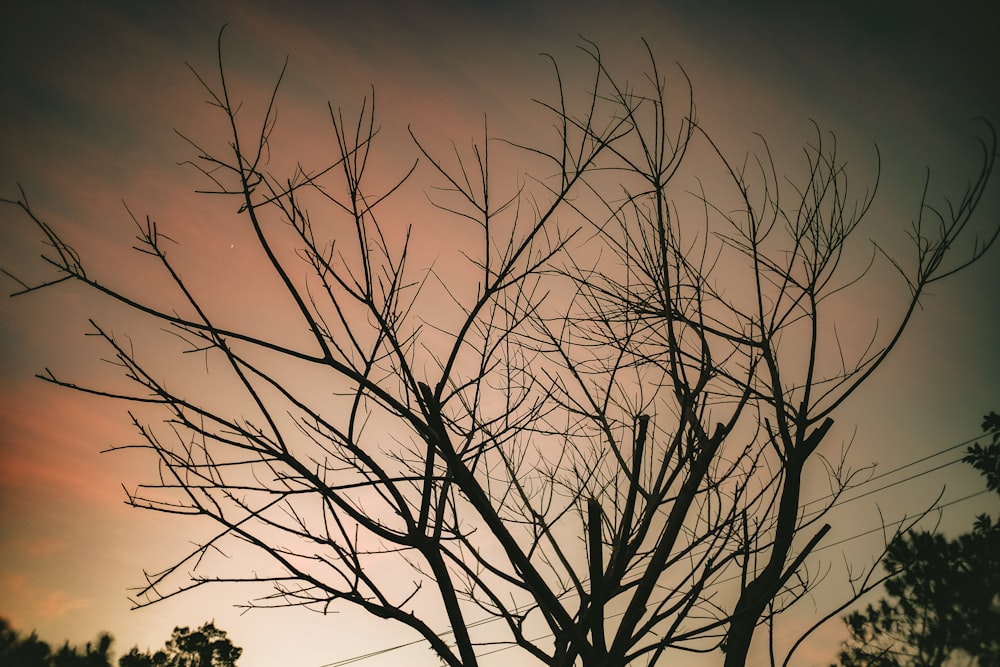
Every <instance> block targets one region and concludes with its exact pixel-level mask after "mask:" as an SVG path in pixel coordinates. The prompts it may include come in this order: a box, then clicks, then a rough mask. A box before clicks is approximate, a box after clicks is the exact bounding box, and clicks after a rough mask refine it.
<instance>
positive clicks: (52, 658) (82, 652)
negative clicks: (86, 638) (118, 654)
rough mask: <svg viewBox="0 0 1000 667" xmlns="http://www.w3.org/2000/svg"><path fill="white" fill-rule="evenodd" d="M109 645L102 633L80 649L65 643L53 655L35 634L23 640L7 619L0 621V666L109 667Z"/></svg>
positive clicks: (107, 639)
mask: <svg viewBox="0 0 1000 667" xmlns="http://www.w3.org/2000/svg"><path fill="white" fill-rule="evenodd" d="M112 641H113V639H112V637H111V635H109V634H108V633H106V632H105V633H101V634H100V635H98V637H97V640H96V641H95V642H94V643H91V642H87V644H86V645H85V646H84V647H83V648H82V649H81V648H78V647H74V646H70V645H69V642H68V641H67V642H65V643H64V644H63V645H62V647H60V648H59V650H58V651H55V652H53V651H52V648H51V647H50V646H49V644H48V643H46V642H44V641H42V640H41V639H39V638H38V635H37V634H35V633H34V632H32V633H31V634H30V635H28V636H27V637H22V636H21V635H20V634H19V633H18V632H17V631H15V630H14V629H13V628H11V626H10V623H9V622H8V621H7V619H5V618H3V617H0V665H4V667H111V655H110V653H111V644H112Z"/></svg>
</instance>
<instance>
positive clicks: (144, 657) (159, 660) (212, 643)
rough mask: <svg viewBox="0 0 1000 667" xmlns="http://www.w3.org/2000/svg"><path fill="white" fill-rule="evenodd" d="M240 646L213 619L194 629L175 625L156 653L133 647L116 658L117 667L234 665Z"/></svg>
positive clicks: (226, 666)
mask: <svg viewBox="0 0 1000 667" xmlns="http://www.w3.org/2000/svg"><path fill="white" fill-rule="evenodd" d="M242 653H243V649H241V648H240V647H238V646H234V645H233V642H232V641H231V640H230V639H229V638H228V637H227V636H226V632H225V630H220V629H218V628H216V627H215V624H214V623H212V622H209V623H205V624H203V625H202V626H201V627H200V628H198V629H197V630H194V631H192V630H190V629H189V628H186V627H184V628H174V631H173V633H172V634H171V635H170V639H168V640H167V643H166V646H164V648H163V649H162V650H160V651H156V652H155V653H149V652H145V653H143V652H141V651H139V648H138V647H137V646H136V647H133V648H132V650H130V651H129V652H128V653H126V654H125V655H123V656H122V657H121V658H119V659H118V667H161V666H162V667H235V666H236V661H237V660H239V658H240V655H242Z"/></svg>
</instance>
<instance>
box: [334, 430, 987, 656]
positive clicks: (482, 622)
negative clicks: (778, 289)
mask: <svg viewBox="0 0 1000 667" xmlns="http://www.w3.org/2000/svg"><path fill="white" fill-rule="evenodd" d="M985 435H986V434H983V433H980V434H979V435H976V436H975V437H972V438H968V439H966V440H963V441H961V442H959V443H957V444H954V445H949V446H947V447H945V448H943V449H940V450H938V451H936V452H933V453H931V454H928V455H926V456H922V457H920V458H918V459H916V460H913V461H910V462H908V463H904V464H903V465H900V466H897V467H895V468H893V469H891V470H887V471H885V472H883V473H879V474H878V475H873V476H871V477H869V478H867V479H866V480H864V481H863V482H859V483H858V484H857V485H855V486H853V487H851V488H852V489H858V488H861V487H863V486H865V485H868V484H871V483H873V482H875V481H877V480H879V479H884V478H886V477H889V476H890V475H893V474H895V473H898V472H900V471H902V470H906V469H908V468H912V467H913V466H915V465H919V464H921V463H924V462H926V461H929V460H931V459H933V458H937V457H938V456H941V455H943V454H947V453H948V452H951V451H954V450H956V449H958V448H960V447H965V446H968V445H970V444H972V443H974V442H976V441H978V440H981V439H982V438H983V437H984V436H985ZM962 461H963V459H955V460H953V461H949V462H947V463H943V464H941V465H938V466H935V467H933V468H931V469H928V470H923V471H920V472H917V473H914V474H912V475H909V476H908V477H905V478H903V479H900V480H896V481H894V482H891V483H889V484H885V485H883V486H880V487H878V488H876V489H872V490H869V491H866V492H865V493H862V494H859V495H856V496H851V497H849V498H843V499H838V500H836V501H835V502H834V503H833V504H831V505H830V506H829V507H825V508H822V509H821V510H819V512H813V513H810V514H807V515H804V518H808V517H809V516H813V515H815V514H816V513H822V512H826V511H828V510H831V509H833V508H834V507H838V506H841V505H845V504H847V503H849V502H853V501H855V500H859V499H861V498H865V497H867V496H871V495H873V494H875V493H879V492H882V491H885V490H887V489H890V488H892V487H895V486H898V485H900V484H904V483H906V482H909V481H912V480H914V479H917V478H919V477H923V476H925V475H928V474H931V473H933V472H937V471H939V470H942V469H944V468H947V467H949V466H952V465H955V464H956V463H961V462H962ZM987 492H988V489H982V490H981V491H978V492H976V493H971V494H969V495H966V496H963V497H961V498H957V499H954V500H950V501H948V502H946V503H943V504H938V505H935V506H934V507H933V508H932V509H934V510H943V509H945V508H947V507H950V506H953V505H957V504H959V503H962V502H965V501H967V500H971V499H972V498H976V497H978V496H981V495H984V494H986V493H987ZM835 495H836V494H834V493H830V494H828V495H827V496H824V497H822V498H817V499H814V500H810V501H808V502H806V503H803V505H802V507H803V508H805V507H806V506H808V505H812V504H815V503H819V502H823V501H824V500H829V499H831V498H833V497H834V496H835ZM905 521H906V517H904V518H902V519H899V520H898V521H893V522H890V523H883V524H882V525H880V526H878V527H876V528H872V529H869V530H866V531H864V532H861V533H857V534H855V535H851V536H850V537H846V538H843V539H841V540H838V541H836V542H831V543H829V544H824V545H822V546H819V547H816V548H815V549H813V553H815V552H818V551H823V550H826V549H830V548H833V547H835V546H839V545H841V544H845V543H847V542H851V541H853V540H857V539H860V538H862V537H865V536H867V535H871V534H873V533H877V532H879V531H884V530H885V529H887V528H891V527H893V526H899V525H901V524H902V523H904V522H905ZM736 578H739V576H738V575H737V576H733V577H730V578H726V579H720V580H718V581H716V582H713V583H714V584H720V583H725V582H727V581H731V580H734V579H736ZM570 593H572V592H570ZM519 609H520V608H518V609H516V610H515V611H517V610H519ZM614 616H615V615H614V614H613V615H611V618H614ZM497 620H500V619H499V618H498V617H496V616H488V617H484V618H482V619H479V620H476V621H473V622H471V623H469V624H468V625H467V627H469V628H472V627H479V626H481V625H486V624H488V623H492V622H494V621H497ZM450 634H453V631H451V630H444V631H442V633H441V635H442V636H447V635H450ZM547 636H550V635H543V636H542V637H539V638H538V639H544V638H545V637H547ZM423 643H424V640H423V639H415V640H412V641H409V642H405V643H402V644H397V645H394V646H389V647H386V648H383V649H379V650H377V651H372V652H369V653H365V654H360V655H357V656H353V657H350V658H345V659H343V660H339V661H335V662H330V663H324V664H322V665H320V666H319V667H347V665H352V664H355V663H358V662H361V661H364V660H368V659H370V658H375V657H378V656H380V655H385V654H386V653H391V652H393V651H397V650H400V649H404V648H408V647H410V646H416V645H419V644H423ZM515 646H516V645H515V644H511V645H508V646H501V647H497V648H495V649H493V650H491V651H489V652H488V653H486V654H484V655H492V654H494V653H499V652H501V651H505V650H508V649H511V648H514V647H515Z"/></svg>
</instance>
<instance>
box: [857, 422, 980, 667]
mask: <svg viewBox="0 0 1000 667" xmlns="http://www.w3.org/2000/svg"><path fill="white" fill-rule="evenodd" d="M983 430H984V431H986V432H987V434H990V436H991V442H990V443H989V444H987V445H986V446H985V447H984V446H982V445H980V444H978V443H977V444H975V445H973V446H972V447H970V448H969V452H968V455H967V456H966V458H965V459H964V460H965V461H966V462H968V463H971V464H972V465H973V466H975V467H976V468H977V469H978V470H979V471H980V472H981V473H983V475H984V476H985V477H986V478H987V486H988V488H989V490H990V491H1000V489H998V487H997V483H996V477H995V473H996V470H997V462H998V454H1000V446H998V440H1000V419H998V417H997V415H996V413H993V412H991V413H990V414H989V415H987V416H986V417H985V418H984V422H983ZM884 565H885V569H886V570H887V571H888V572H890V573H891V574H892V575H893V576H892V577H891V578H890V579H888V581H886V583H885V590H886V593H887V594H888V597H887V598H882V599H881V600H879V601H878V602H877V603H876V604H874V605H868V606H867V608H866V609H864V610H863V611H857V612H854V613H852V614H850V615H848V616H847V617H846V618H845V619H844V621H845V622H846V623H847V627H848V630H849V631H850V638H849V639H848V641H847V642H845V644H844V649H843V650H842V651H841V654H840V664H841V665H844V666H845V667H851V666H857V667H938V666H940V665H945V664H952V663H949V660H951V661H954V660H961V661H962V662H965V663H968V664H977V665H980V666H982V667H985V666H986V665H997V664H1000V633H998V631H997V629H998V628H1000V525H998V524H997V523H994V521H993V519H992V518H991V517H989V516H987V515H985V514H984V515H981V516H979V517H977V519H976V523H975V526H974V528H973V530H972V532H970V533H965V534H963V535H959V536H958V537H957V538H955V539H953V540H949V539H947V538H946V537H944V536H943V535H938V534H934V533H930V532H927V531H913V532H911V533H908V534H906V535H902V536H901V537H899V538H898V539H897V540H896V541H895V542H893V543H892V544H891V545H890V546H889V553H888V556H887V557H886V559H885V564H884ZM963 658H964V660H962V659H963ZM969 659H973V660H974V662H969ZM957 664H961V663H957Z"/></svg>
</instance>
